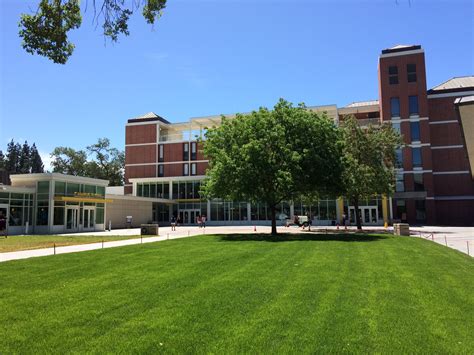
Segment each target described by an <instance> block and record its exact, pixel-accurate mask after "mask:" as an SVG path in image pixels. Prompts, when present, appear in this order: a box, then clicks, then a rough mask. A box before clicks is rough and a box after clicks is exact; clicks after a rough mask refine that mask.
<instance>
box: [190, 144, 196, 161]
mask: <svg viewBox="0 0 474 355" xmlns="http://www.w3.org/2000/svg"><path fill="white" fill-rule="evenodd" d="M196 159H197V142H191V160H196Z"/></svg>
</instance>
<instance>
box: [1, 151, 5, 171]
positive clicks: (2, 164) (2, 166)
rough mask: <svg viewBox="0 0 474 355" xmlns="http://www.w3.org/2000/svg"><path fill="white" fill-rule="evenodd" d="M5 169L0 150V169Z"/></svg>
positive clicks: (3, 157)
mask: <svg viewBox="0 0 474 355" xmlns="http://www.w3.org/2000/svg"><path fill="white" fill-rule="evenodd" d="M2 169H5V155H4V154H3V152H2V151H1V150H0V170H2Z"/></svg>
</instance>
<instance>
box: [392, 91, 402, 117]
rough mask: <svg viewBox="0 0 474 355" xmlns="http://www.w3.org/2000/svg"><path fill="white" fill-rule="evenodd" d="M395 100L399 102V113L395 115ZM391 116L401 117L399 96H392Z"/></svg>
mask: <svg viewBox="0 0 474 355" xmlns="http://www.w3.org/2000/svg"><path fill="white" fill-rule="evenodd" d="M394 102H397V103H398V115H394V113H393V111H394V104H393V103H394ZM390 116H391V117H400V98H399V97H396V96H394V97H391V98H390Z"/></svg>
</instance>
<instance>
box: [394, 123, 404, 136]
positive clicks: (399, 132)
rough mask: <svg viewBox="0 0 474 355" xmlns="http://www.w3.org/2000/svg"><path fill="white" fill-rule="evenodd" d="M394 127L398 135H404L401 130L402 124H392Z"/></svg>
mask: <svg viewBox="0 0 474 355" xmlns="http://www.w3.org/2000/svg"><path fill="white" fill-rule="evenodd" d="M392 127H393V129H394V130H395V131H396V132H397V133H398V134H401V133H402V130H401V128H400V122H392Z"/></svg>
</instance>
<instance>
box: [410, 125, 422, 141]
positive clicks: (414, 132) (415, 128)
mask: <svg viewBox="0 0 474 355" xmlns="http://www.w3.org/2000/svg"><path fill="white" fill-rule="evenodd" d="M410 134H411V141H412V142H419V141H420V122H419V121H417V122H410Z"/></svg>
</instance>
